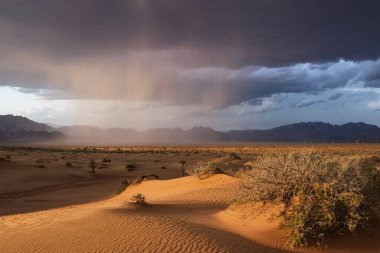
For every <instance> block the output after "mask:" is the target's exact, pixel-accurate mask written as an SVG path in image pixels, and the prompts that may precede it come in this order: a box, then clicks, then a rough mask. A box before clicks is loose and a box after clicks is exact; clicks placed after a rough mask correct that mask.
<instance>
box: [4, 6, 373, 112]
mask: <svg viewBox="0 0 380 253" xmlns="http://www.w3.org/2000/svg"><path fill="white" fill-rule="evenodd" d="M379 12H380V1H379V0H334V1H320V0H309V1H305V0H289V1H283V0H251V1H249V0H234V1H232V0H208V1H205V0H181V1H174V0H172V1H169V0H133V1H132V0H108V1H104V0H102V1H100V0H80V1H52V0H34V1H28V0H2V1H0V55H1V56H2V58H1V59H0V85H8V86H13V87H21V88H26V89H27V91H31V90H33V89H36V90H40V89H47V90H48V92H40V91H39V92H38V94H39V95H41V96H45V97H48V98H54V99H57V98H84V99H104V100H126V101H145V102H147V101H148V102H152V101H153V102H159V103H163V104H166V105H201V106H204V107H207V108H211V109H221V108H226V107H228V106H231V105H237V104H241V103H243V102H249V103H251V104H253V105H260V104H261V105H265V106H267V105H268V104H270V103H269V102H268V100H265V101H264V100H262V98H268V97H271V96H272V95H274V94H285V93H316V92H322V91H325V90H328V89H335V88H339V87H345V86H347V85H351V84H352V83H362V85H363V86H364V87H380V81H379V69H380V60H378V59H379V58H380V15H379ZM339 59H344V60H339ZM20 91H23V89H20ZM264 102H265V103H267V104H265V103H264ZM272 102H273V101H272ZM267 107H268V106H267ZM267 107H265V108H267ZM269 107H270V108H273V107H271V105H270V106H269Z"/></svg>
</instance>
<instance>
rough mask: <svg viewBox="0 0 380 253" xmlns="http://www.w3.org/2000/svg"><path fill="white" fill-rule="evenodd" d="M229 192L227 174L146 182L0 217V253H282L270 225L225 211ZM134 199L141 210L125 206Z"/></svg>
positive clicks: (233, 183)
mask: <svg viewBox="0 0 380 253" xmlns="http://www.w3.org/2000/svg"><path fill="white" fill-rule="evenodd" d="M237 190H238V181H237V179H235V178H233V177H230V176H227V175H215V176H212V177H210V178H208V179H205V180H198V179H196V178H194V177H184V178H178V179H172V180H152V181H145V182H143V183H141V184H139V185H136V186H131V187H129V188H127V190H126V191H124V192H123V193H121V194H119V195H117V196H115V197H113V198H110V199H107V200H103V201H99V202H94V203H90V204H82V205H74V206H70V207H63V208H57V209H52V210H47V211H40V212H34V213H27V214H17V215H10V216H3V217H0V222H1V227H0V252H284V251H287V250H288V249H287V248H286V245H284V243H283V242H284V238H283V234H282V231H280V230H279V229H278V228H277V224H276V223H275V222H269V221H267V220H266V219H256V220H252V221H249V222H243V221H242V220H241V219H239V218H237V217H236V216H234V215H233V212H228V211H225V210H226V209H227V208H228V203H229V201H230V200H232V199H233V198H234V197H235V196H236V194H237ZM135 193H142V194H144V195H145V196H146V200H147V202H148V203H149V205H147V206H142V207H134V206H131V205H128V204H126V201H128V200H129V199H130V197H131V196H132V195H133V194H135ZM373 250H374V249H373V248H372V249H370V250H369V251H368V252H371V251H372V252H376V251H373ZM303 251H313V250H310V249H308V250H303ZM323 252H363V251H358V250H347V248H346V249H344V248H342V249H339V248H338V249H332V250H328V251H326V250H324V251H323Z"/></svg>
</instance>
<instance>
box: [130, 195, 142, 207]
mask: <svg viewBox="0 0 380 253" xmlns="http://www.w3.org/2000/svg"><path fill="white" fill-rule="evenodd" d="M129 203H130V204H133V205H145V204H146V202H145V195H143V194H141V193H137V194H135V195H133V196H132V197H131V200H130V202H129Z"/></svg>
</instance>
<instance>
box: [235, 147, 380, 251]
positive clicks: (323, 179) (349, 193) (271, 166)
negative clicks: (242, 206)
mask: <svg viewBox="0 0 380 253" xmlns="http://www.w3.org/2000/svg"><path fill="white" fill-rule="evenodd" d="M242 186H243V196H242V199H241V201H245V202H249V201H253V202H262V203H264V204H265V203H271V204H273V203H279V204H283V206H284V210H283V214H282V215H283V218H284V222H283V225H284V227H286V228H287V229H288V231H289V233H288V243H289V244H290V245H292V246H306V245H326V244H327V241H328V239H329V238H330V236H331V235H333V234H335V233H345V232H355V231H358V230H360V229H365V228H367V226H368V225H369V223H370V221H371V220H372V219H374V218H375V215H376V212H378V208H379V198H380V172H379V170H377V169H376V167H374V166H373V163H371V162H369V161H368V160H365V159H360V158H358V157H354V156H352V157H350V156H345V157H342V156H332V155H328V154H321V153H318V152H316V151H315V150H313V149H305V150H302V151H291V152H289V153H282V154H276V153H273V154H270V155H263V156H261V157H259V158H258V159H257V160H256V161H255V162H254V166H252V170H251V171H250V172H249V173H248V175H246V176H245V177H243V179H242Z"/></svg>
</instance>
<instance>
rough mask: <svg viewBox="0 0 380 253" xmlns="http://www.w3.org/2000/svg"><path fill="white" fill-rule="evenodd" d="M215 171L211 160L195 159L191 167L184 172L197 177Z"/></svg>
mask: <svg viewBox="0 0 380 253" xmlns="http://www.w3.org/2000/svg"><path fill="white" fill-rule="evenodd" d="M216 172H217V168H216V164H215V163H212V162H204V161H197V162H196V163H195V164H194V166H193V167H192V168H188V169H187V170H186V173H187V174H188V175H190V176H196V177H198V178H199V179H205V178H208V177H211V176H212V175H214V174H215V173H216Z"/></svg>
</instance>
